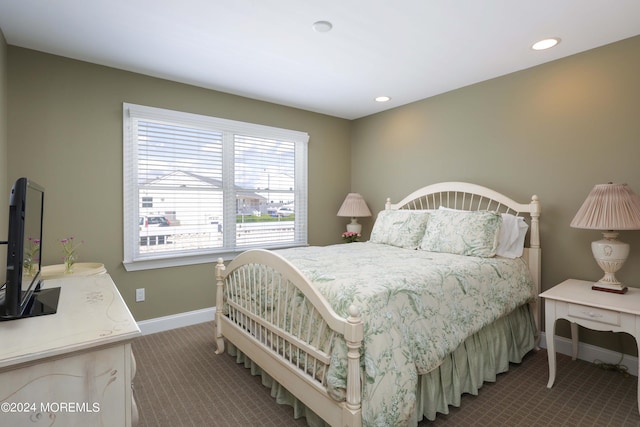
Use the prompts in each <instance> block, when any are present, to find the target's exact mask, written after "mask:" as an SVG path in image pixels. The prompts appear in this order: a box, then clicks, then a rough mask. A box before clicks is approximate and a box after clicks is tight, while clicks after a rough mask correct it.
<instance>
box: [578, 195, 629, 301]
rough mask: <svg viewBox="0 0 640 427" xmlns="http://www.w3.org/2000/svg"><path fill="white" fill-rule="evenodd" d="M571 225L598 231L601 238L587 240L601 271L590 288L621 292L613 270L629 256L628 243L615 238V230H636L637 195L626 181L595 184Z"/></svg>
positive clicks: (624, 287)
mask: <svg viewBox="0 0 640 427" xmlns="http://www.w3.org/2000/svg"><path fill="white" fill-rule="evenodd" d="M571 227H574V228H584V229H588V230H602V235H603V237H604V238H603V239H602V240H598V241H595V242H592V243H591V252H593V257H594V258H595V259H596V262H597V263H598V265H599V266H600V268H602V269H603V270H604V276H603V277H602V279H600V280H599V281H598V282H596V283H595V284H594V285H593V286H592V289H595V290H598V291H606V292H614V293H619V294H623V293H625V292H626V291H627V287H626V286H625V285H624V284H622V283H621V282H620V281H619V280H618V279H616V276H615V273H616V272H617V271H618V270H620V268H622V265H623V264H624V262H625V261H626V259H627V256H628V255H629V244H628V243H623V242H621V241H619V240H617V237H618V230H638V229H640V198H639V197H638V196H637V195H636V194H635V193H634V192H633V191H632V190H631V188H629V186H627V184H612V183H608V184H598V185H596V186H595V187H593V190H591V192H590V193H589V195H588V196H587V199H586V200H585V201H584V203H583V204H582V207H581V208H580V209H579V210H578V213H576V216H575V218H573V221H571Z"/></svg>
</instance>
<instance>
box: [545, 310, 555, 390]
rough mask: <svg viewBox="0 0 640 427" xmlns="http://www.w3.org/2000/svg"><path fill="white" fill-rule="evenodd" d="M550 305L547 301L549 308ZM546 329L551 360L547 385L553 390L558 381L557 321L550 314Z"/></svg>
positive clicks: (547, 317)
mask: <svg viewBox="0 0 640 427" xmlns="http://www.w3.org/2000/svg"><path fill="white" fill-rule="evenodd" d="M549 305H550V304H549V303H548V301H547V307H549ZM544 328H545V332H546V335H547V357H548V358H549V382H548V383H547V388H551V387H553V382H554V381H555V380H556V344H555V333H556V319H555V318H554V317H553V316H550V315H549V313H547V315H546V319H545V325H544Z"/></svg>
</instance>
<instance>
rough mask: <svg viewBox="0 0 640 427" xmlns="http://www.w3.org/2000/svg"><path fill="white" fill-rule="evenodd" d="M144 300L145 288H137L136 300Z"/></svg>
mask: <svg viewBox="0 0 640 427" xmlns="http://www.w3.org/2000/svg"><path fill="white" fill-rule="evenodd" d="M142 301H144V288H138V289H136V302H142Z"/></svg>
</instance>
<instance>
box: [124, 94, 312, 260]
mask: <svg viewBox="0 0 640 427" xmlns="http://www.w3.org/2000/svg"><path fill="white" fill-rule="evenodd" d="M123 117H124V145H123V146H124V156H123V158H124V245H125V246H124V254H125V259H124V264H125V267H126V268H127V269H128V270H136V269H144V268H154V267H162V266H168V265H182V264H191V263H199V262H210V261H213V260H215V259H216V258H217V257H231V256H233V255H234V254H236V253H238V252H240V251H242V250H245V249H249V248H277V247H287V246H296V245H305V244H306V243H307V241H306V240H307V142H308V135H307V134H306V133H303V132H298V131H291V130H286V129H279V128H273V127H268V126H262V125H254V124H250V123H244V122H237V121H231V120H225V119H219V118H213V117H207V116H201V115H195V114H190V113H182V112H176V111H171V110H163V109H158V108H152V107H144V106H139V105H133V104H124V108H123Z"/></svg>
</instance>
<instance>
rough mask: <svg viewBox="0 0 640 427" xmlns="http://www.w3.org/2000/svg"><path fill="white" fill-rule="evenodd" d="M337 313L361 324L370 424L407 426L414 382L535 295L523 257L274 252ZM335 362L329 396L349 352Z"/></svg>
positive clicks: (338, 386)
mask: <svg viewBox="0 0 640 427" xmlns="http://www.w3.org/2000/svg"><path fill="white" fill-rule="evenodd" d="M277 252H278V253H279V254H280V255H282V256H284V257H285V258H286V259H288V260H289V261H290V262H291V263H292V264H294V265H295V266H296V267H297V268H299V269H300V270H301V271H302V272H303V273H304V274H305V275H306V277H308V278H309V279H310V280H311V281H312V282H313V283H314V285H316V286H317V288H318V289H319V291H320V292H321V293H322V294H323V295H324V297H325V298H326V299H327V300H328V301H329V303H330V304H331V306H332V307H333V309H334V310H335V311H336V312H337V313H338V314H339V315H342V316H345V317H347V316H348V313H347V309H348V307H349V306H350V305H351V304H355V305H356V306H358V307H359V309H360V312H361V316H362V319H363V321H364V343H363V348H364V350H363V357H362V365H363V367H364V370H365V378H364V387H363V396H362V410H363V424H364V425H365V426H402V425H405V424H406V423H407V421H408V420H409V419H410V417H411V415H412V414H413V411H414V410H415V408H414V407H415V403H416V396H415V390H416V385H417V380H418V375H419V374H423V373H426V372H429V371H430V370H432V369H434V368H436V367H437V366H438V365H439V364H440V363H441V361H442V359H443V358H444V357H445V355H447V354H448V353H450V352H452V351H453V350H454V349H455V348H456V347H457V346H458V345H459V344H460V343H461V342H462V341H464V340H465V339H466V338H467V337H469V336H470V335H472V334H474V333H476V332H477V331H478V330H480V329H481V328H482V327H483V326H485V325H487V324H489V323H491V322H493V321H494V320H496V319H498V318H499V317H501V316H503V315H505V314H507V313H509V312H510V311H511V310H513V309H514V308H516V307H517V306H519V305H522V304H523V303H525V302H527V301H529V300H530V299H531V298H532V297H533V296H534V286H533V282H532V280H531V276H530V274H529V271H528V268H527V266H526V264H525V262H524V261H523V260H522V259H506V258H500V257H496V258H478V257H470V256H462V255H451V254H446V253H435V252H427V251H421V250H410V249H402V248H397V247H394V246H389V245H382V244H376V243H370V242H362V243H349V244H342V245H333V246H327V247H306V248H293V249H285V250H279V251H277ZM335 351H336V354H335V355H334V356H333V357H332V367H331V372H330V374H329V380H328V381H329V384H328V388H329V390H330V393H331V394H332V395H334V397H336V398H338V399H339V398H343V397H344V389H345V388H346V347H345V346H344V344H342V345H338V346H337V348H336V350H335Z"/></svg>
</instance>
